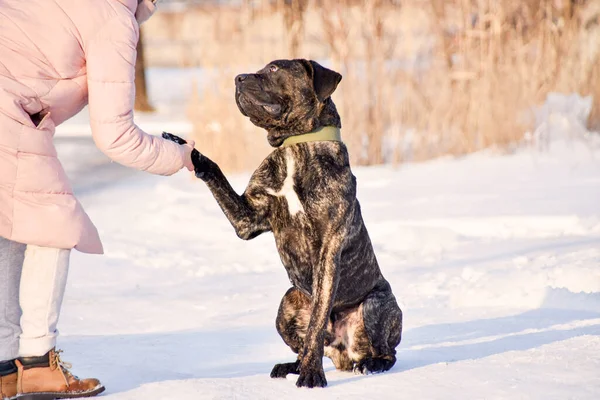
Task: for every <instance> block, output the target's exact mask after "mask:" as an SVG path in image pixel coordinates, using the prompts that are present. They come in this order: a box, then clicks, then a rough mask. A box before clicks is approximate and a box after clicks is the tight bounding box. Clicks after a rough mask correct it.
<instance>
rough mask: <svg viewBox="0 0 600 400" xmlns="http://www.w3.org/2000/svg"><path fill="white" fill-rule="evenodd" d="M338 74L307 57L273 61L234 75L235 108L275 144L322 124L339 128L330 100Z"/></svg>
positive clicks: (277, 144) (340, 78) (339, 78)
mask: <svg viewBox="0 0 600 400" xmlns="http://www.w3.org/2000/svg"><path fill="white" fill-rule="evenodd" d="M341 80H342V76H341V75H340V74H338V73H337V72H335V71H332V70H330V69H327V68H325V67H322V66H321V65H319V64H318V63H316V62H314V61H309V60H277V61H273V62H270V63H269V64H267V66H265V67H264V68H263V69H261V70H260V71H258V72H256V73H255V74H241V75H238V76H236V78H235V100H236V102H237V105H238V108H239V109H240V111H241V112H242V114H244V115H245V116H247V117H249V118H250V121H252V123H253V124H254V125H256V126H259V127H261V128H264V129H266V130H267V132H268V140H269V144H271V146H274V147H278V146H280V145H281V143H283V141H284V140H285V139H286V138H287V137H290V136H294V135H300V134H304V133H307V132H311V131H313V130H314V129H317V128H320V127H322V126H327V125H332V126H337V127H338V128H341V124H340V117H339V115H338V113H337V110H336V108H335V105H334V104H333V101H332V100H331V94H332V93H333V92H334V91H335V89H336V88H337V85H338V83H340V81H341Z"/></svg>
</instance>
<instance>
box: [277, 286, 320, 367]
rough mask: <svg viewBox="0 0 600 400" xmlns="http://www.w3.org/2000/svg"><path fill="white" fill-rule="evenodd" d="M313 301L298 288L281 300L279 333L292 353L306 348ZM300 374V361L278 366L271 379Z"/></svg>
mask: <svg viewBox="0 0 600 400" xmlns="http://www.w3.org/2000/svg"><path fill="white" fill-rule="evenodd" d="M310 312H311V300H310V298H309V297H308V296H307V295H305V294H304V293H303V292H301V291H300V290H298V289H296V288H290V289H289V290H288V291H287V293H286V294H285V295H284V296H283V299H281V304H280V305H279V311H278V312H277V321H276V326H277V332H279V335H280V336H281V338H282V339H283V341H284V342H285V344H287V345H288V346H290V348H291V349H292V351H293V352H294V353H296V354H298V353H299V352H300V351H301V350H302V349H303V348H304V337H305V336H306V331H307V330H308V323H309V321H310ZM299 373H300V361H299V360H296V361H295V362H293V363H284V364H277V365H275V366H274V367H273V370H272V371H271V378H285V377H286V375H288V374H299Z"/></svg>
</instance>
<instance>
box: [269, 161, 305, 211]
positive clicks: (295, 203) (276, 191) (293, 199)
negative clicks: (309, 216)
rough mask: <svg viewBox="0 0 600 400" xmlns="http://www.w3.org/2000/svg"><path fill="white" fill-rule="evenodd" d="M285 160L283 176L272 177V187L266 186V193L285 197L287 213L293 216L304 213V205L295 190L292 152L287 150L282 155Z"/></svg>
mask: <svg viewBox="0 0 600 400" xmlns="http://www.w3.org/2000/svg"><path fill="white" fill-rule="evenodd" d="M284 160H285V172H284V176H285V178H284V179H283V181H281V182H278V181H280V179H274V180H273V182H272V186H273V187H268V188H267V189H266V190H267V193H268V194H269V195H271V196H274V197H275V198H282V199H285V206H286V208H287V213H288V214H289V215H290V216H291V217H295V216H296V215H297V214H298V213H304V212H305V210H304V206H303V205H302V202H301V201H300V197H299V196H298V192H297V190H296V184H295V176H296V160H295V159H294V155H293V153H292V152H291V151H290V150H288V151H286V152H285V155H284Z"/></svg>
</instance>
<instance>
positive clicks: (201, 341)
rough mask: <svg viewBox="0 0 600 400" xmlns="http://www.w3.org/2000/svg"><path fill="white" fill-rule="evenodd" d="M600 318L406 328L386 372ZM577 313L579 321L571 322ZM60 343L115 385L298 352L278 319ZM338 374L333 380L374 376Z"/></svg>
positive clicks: (531, 314) (549, 335)
mask: <svg viewBox="0 0 600 400" xmlns="http://www.w3.org/2000/svg"><path fill="white" fill-rule="evenodd" d="M597 318H600V313H599V312H593V311H574V310H556V309H538V310H533V311H528V312H524V313H522V314H518V315H514V316H509V317H502V318H493V319H481V320H474V321H467V322H461V323H452V324H436V325H428V326H423V327H419V328H415V329H408V330H407V331H406V332H405V333H404V338H403V341H402V344H401V345H400V347H399V349H398V355H397V356H398V361H397V363H396V365H395V366H394V368H393V369H392V370H391V371H389V372H388V373H387V374H390V373H391V374H399V373H402V372H405V371H408V370H412V369H415V368H421V367H425V366H428V365H432V364H438V363H453V362H457V361H461V360H476V359H481V358H484V357H488V356H491V355H494V354H500V353H505V352H509V351H519V350H527V349H532V348H536V347H539V346H542V345H545V344H549V343H552V342H556V341H561V340H566V339H570V338H573V337H577V336H582V335H600V323H597V321H595V320H594V319H597ZM586 320H588V321H586ZM575 321H580V322H579V323H575V324H573V323H574V322H575ZM60 344H61V345H62V346H63V347H64V348H65V350H67V352H66V354H68V356H69V360H68V361H72V362H74V363H75V364H76V370H75V372H76V373H77V374H79V375H80V376H97V377H99V378H101V379H102V381H103V383H104V384H105V385H106V386H107V388H108V390H109V392H112V393H115V392H123V391H128V390H131V389H134V388H136V387H138V386H140V385H143V384H147V383H153V382H162V381H169V380H187V379H200V378H236V377H246V376H254V375H263V376H264V377H268V374H269V372H270V371H271V368H272V367H273V365H274V364H275V363H277V362H286V361H292V360H293V357H294V355H293V354H292V353H291V352H289V354H288V355H289V357H287V358H283V359H277V355H279V354H287V353H286V352H285V351H284V352H283V353H282V351H281V349H282V348H284V349H285V345H284V344H283V343H281V339H280V338H279V336H278V335H277V332H276V331H275V329H274V328H273V327H272V326H267V327H262V328H256V327H252V328H251V327H248V328H241V329H235V330H223V331H189V332H174V333H148V334H133V335H113V336H70V337H63V338H62V340H61V343H60ZM270 350H273V351H270ZM284 357H285V356H284ZM326 365H329V366H328V367H326V373H327V374H328V375H329V374H331V373H333V372H334V369H333V367H332V366H331V364H330V363H327V364H326ZM335 374H336V377H335V379H330V380H329V386H338V385H343V384H345V383H349V382H354V381H357V380H362V379H369V378H370V377H369V376H362V375H355V374H352V373H340V372H335ZM340 374H341V376H340ZM387 374H386V375H387ZM290 384H293V383H292V382H290Z"/></svg>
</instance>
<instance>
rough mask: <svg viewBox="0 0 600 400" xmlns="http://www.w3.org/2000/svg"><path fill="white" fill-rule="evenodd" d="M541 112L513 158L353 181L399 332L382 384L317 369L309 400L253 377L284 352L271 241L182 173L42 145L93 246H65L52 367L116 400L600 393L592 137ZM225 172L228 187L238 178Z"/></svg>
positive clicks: (599, 179) (280, 286) (280, 287)
mask: <svg viewBox="0 0 600 400" xmlns="http://www.w3.org/2000/svg"><path fill="white" fill-rule="evenodd" d="M567 101H568V102H569V103H570V104H572V103H573V102H577V101H578V99H576V98H568V99H567ZM551 103H552V104H554V106H552V107H551V106H547V107H546V108H544V109H543V110H542V111H540V113H544V112H545V113H546V117H545V119H544V121H543V122H540V124H539V126H538V129H537V130H536V131H535V132H534V133H533V134H532V135H531V136H530V137H529V142H528V143H527V144H526V145H524V146H523V147H522V148H521V149H519V150H517V151H515V152H514V153H512V154H509V155H500V154H497V152H494V151H486V152H481V153H478V154H474V155H471V156H468V157H463V158H442V159H438V160H433V161H430V162H426V163H421V164H406V165H402V166H400V167H397V168H394V167H391V166H382V167H370V168H354V169H353V170H354V173H355V175H356V176H357V179H358V198H359V200H360V201H361V205H362V209H363V217H364V219H365V222H366V225H367V228H368V230H369V233H370V235H371V238H372V240H373V244H374V247H375V251H376V254H377V256H378V259H379V263H380V265H381V268H382V270H383V273H384V275H385V276H386V278H387V279H388V280H389V281H390V283H391V285H392V288H393V290H394V293H395V295H396V297H397V299H398V301H399V303H400V305H401V308H402V309H403V311H404V334H403V340H402V343H401V344H400V346H399V348H398V361H397V363H396V365H395V367H394V368H393V369H392V370H391V371H389V372H388V373H385V374H380V375H371V376H358V375H354V374H351V373H343V372H337V371H335V370H334V368H333V366H332V364H331V362H329V361H328V360H327V359H325V370H326V376H327V379H328V382H329V386H328V387H327V388H325V389H314V390H312V391H308V389H297V388H296V387H295V384H294V383H295V376H290V377H288V379H285V380H273V379H270V378H269V372H270V371H271V368H272V366H273V365H274V364H275V363H278V362H287V361H292V360H293V359H294V354H292V352H291V351H290V350H289V349H288V348H287V346H285V344H284V343H283V342H282V340H281V339H280V338H279V336H278V334H277V332H276V330H275V326H274V321H275V316H276V312H277V308H278V306H279V301H280V299H281V297H282V296H283V294H284V293H285V292H286V290H287V289H288V287H289V281H288V279H287V276H286V273H285V270H284V269H283V267H282V266H281V262H280V260H279V257H278V254H277V251H276V249H275V245H274V240H273V237H272V235H271V234H264V235H262V236H260V237H258V238H256V239H254V240H252V241H249V242H244V241H241V240H239V239H238V238H237V237H236V235H235V233H234V231H233V229H232V228H231V226H230V225H229V223H228V222H227V220H226V219H225V217H224V216H223V214H222V212H221V211H220V209H219V208H218V206H217V204H216V202H215V201H214V199H213V198H212V196H211V194H210V192H209V191H208V190H207V188H206V187H205V186H204V184H203V183H202V182H201V181H198V180H196V179H194V178H193V177H191V176H190V175H189V174H188V173H184V172H182V173H179V174H177V175H175V176H173V177H168V178H165V177H156V176H151V175H147V174H144V173H139V172H132V171H129V170H125V169H124V168H121V167H119V166H117V165H116V164H108V163H106V160H105V159H104V158H103V156H101V155H99V154H98V153H97V152H95V150H94V149H93V146H92V145H91V141H89V139H86V138H83V137H77V138H73V137H64V136H63V137H59V138H58V139H57V144H58V150H59V156H60V157H61V160H63V162H64V164H65V166H66V168H67V172H68V173H69V174H70V175H71V176H72V178H73V180H74V186H75V188H76V191H77V192H78V194H79V197H80V199H81V201H82V203H83V204H84V206H85V208H86V210H87V212H88V213H89V214H90V216H91V217H92V219H93V220H94V221H95V223H96V225H97V227H98V229H99V231H100V233H101V236H102V237H103V240H104V245H105V250H106V254H105V255H104V256H102V257H100V256H90V255H85V254H81V253H77V252H74V253H73V256H72V268H71V276H70V279H69V283H68V288H67V293H66V297H65V301H64V305H63V314H62V316H61V323H60V326H59V328H60V329H61V337H60V339H59V346H60V347H62V348H63V349H64V350H65V356H64V358H65V359H66V360H67V361H70V362H73V363H74V365H75V367H74V372H75V373H76V374H77V375H79V376H81V377H84V376H94V377H98V378H99V379H101V380H102V382H103V383H104V384H105V386H106V388H107V391H106V392H105V394H104V395H103V397H105V398H106V399H115V400H117V399H149V398H152V399H173V398H177V399H199V398H202V399H278V400H279V399H306V398H311V399H355V398H356V399H373V398H377V399H483V398H485V399H508V398H510V399H544V400H546V399H598V398H600V268H599V266H600V157H599V155H600V152H599V150H600V143H599V141H598V138H597V137H596V136H597V135H595V134H590V133H587V132H586V133H581V132H579V133H577V132H578V131H577V130H576V129H570V128H569V127H572V126H573V125H574V124H576V123H577V121H578V119H577V118H578V117H577V115H578V114H577V113H579V112H580V111H578V109H577V107H575V108H576V109H575V110H574V111H573V113H571V111H569V110H571V108H569V107H566V108H565V107H562V108H561V107H558V106H556V104H557V103H559V101H558V100H557V98H554V99H553V100H552V102H551ZM540 115H541V114H540ZM574 115H575V116H574ZM548 121H550V122H548ZM552 121H554V122H552ZM565 121H566V122H565ZM76 122H77V121H75V122H73V123H72V124H75V123H76ZM160 122H161V120H160V118H158V119H157V124H158V123H160ZM551 122H552V123H551ZM544 124H545V125H544ZM556 124H558V125H556ZM74 126H75V125H71V128H70V129H72V130H73V131H76V130H77V129H76V128H75V127H74ZM557 126H558V127H557ZM565 127H566V128H565ZM550 129H552V130H550ZM558 129H562V131H563V132H565V131H566V132H568V133H569V134H568V135H559V134H557V130H558ZM577 129H578V128H577ZM548 132H550V133H548ZM573 132H575V133H573ZM342 134H343V133H342ZM574 136H576V137H574ZM541 142H543V143H544V145H543V146H538V144H539V143H541ZM199 149H200V150H201V144H199ZM540 149H541V150H540ZM83 158H85V163H86V165H85V166H82V165H81V163H82V161H81V160H82V159H83ZM215 161H217V162H218V160H215ZM230 178H231V181H232V184H233V186H234V187H235V188H236V189H237V190H238V191H239V192H241V191H242V190H243V188H244V187H245V184H246V183H247V180H248V178H249V175H248V174H241V175H235V176H231V177H230Z"/></svg>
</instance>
